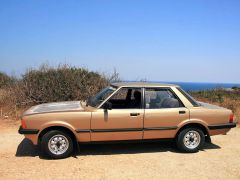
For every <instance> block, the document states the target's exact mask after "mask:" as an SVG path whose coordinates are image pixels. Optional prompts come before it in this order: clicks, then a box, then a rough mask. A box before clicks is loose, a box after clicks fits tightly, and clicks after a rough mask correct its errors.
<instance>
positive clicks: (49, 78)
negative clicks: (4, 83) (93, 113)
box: [16, 65, 108, 104]
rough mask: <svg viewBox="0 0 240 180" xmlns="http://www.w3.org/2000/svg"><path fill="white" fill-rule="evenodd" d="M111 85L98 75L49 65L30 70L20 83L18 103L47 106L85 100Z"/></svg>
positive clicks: (79, 69)
mask: <svg viewBox="0 0 240 180" xmlns="http://www.w3.org/2000/svg"><path fill="white" fill-rule="evenodd" d="M107 84H108V81H107V79H106V78H105V77H103V76H101V75H100V74H99V73H97V72H92V71H88V70H87V69H84V68H77V67H70V66H68V65H63V66H59V67H57V68H53V67H49V66H47V65H43V66H41V67H40V68H39V69H36V70H34V69H31V70H28V71H27V72H26V73H25V74H24V75H23V77H22V80H21V81H20V82H19V83H18V87H17V88H16V89H18V91H20V92H21V95H20V96H19V98H18V100H17V101H18V102H23V101H25V102H33V103H34V104H37V103H45V102H55V101H70V100H86V99H87V98H89V97H90V96H92V95H93V94H95V93H96V92H97V91H99V90H100V89H102V88H103V87H105V86H106V85H107Z"/></svg>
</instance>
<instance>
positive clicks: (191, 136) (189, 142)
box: [183, 130, 201, 149]
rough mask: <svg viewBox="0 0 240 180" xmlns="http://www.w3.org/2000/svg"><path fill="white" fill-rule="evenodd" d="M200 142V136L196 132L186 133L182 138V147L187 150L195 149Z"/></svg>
mask: <svg viewBox="0 0 240 180" xmlns="http://www.w3.org/2000/svg"><path fill="white" fill-rule="evenodd" d="M200 142H201V136H200V134H199V133H198V132H197V131H193V130H192V131H188V132H187V133H186V134H185V135H184V137H183V143H184V146H186V147H187V148H188V149H195V148H197V147H198V146H199V144H200Z"/></svg>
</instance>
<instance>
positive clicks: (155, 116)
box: [143, 88, 189, 139]
mask: <svg viewBox="0 0 240 180" xmlns="http://www.w3.org/2000/svg"><path fill="white" fill-rule="evenodd" d="M188 119H189V110H188V109H187V108H186V107H184V105H183V103H182V102H181V100H180V99H179V98H178V97H177V96H176V94H175V93H174V91H173V90H172V89H171V88H146V89H145V117H144V135H143V139H159V138H174V136H175V134H176V130H177V125H178V124H180V123H181V122H182V121H184V120H188Z"/></svg>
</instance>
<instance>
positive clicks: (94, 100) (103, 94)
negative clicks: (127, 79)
mask: <svg viewBox="0 0 240 180" xmlns="http://www.w3.org/2000/svg"><path fill="white" fill-rule="evenodd" d="M115 90H116V88H115V87H112V86H109V87H106V88H104V89H102V90H101V91H100V92H99V93H97V94H96V95H95V96H93V97H91V98H89V100H88V102H87V104H88V105H89V106H92V107H97V106H99V105H100V104H101V103H102V102H103V101H104V100H105V99H106V98H107V97H109V96H110V95H111V94H112V93H113V92H114V91H115Z"/></svg>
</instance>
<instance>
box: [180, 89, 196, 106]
mask: <svg viewBox="0 0 240 180" xmlns="http://www.w3.org/2000/svg"><path fill="white" fill-rule="evenodd" d="M177 89H178V90H179V91H180V92H181V93H182V95H184V96H185V97H186V98H187V99H188V101H189V102H190V103H191V104H192V105H193V106H194V107H198V106H200V104H199V103H198V102H197V101H196V100H195V99H193V97H192V96H190V95H189V94H188V93H187V92H185V91H184V90H183V89H181V88H179V87H177Z"/></svg>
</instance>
